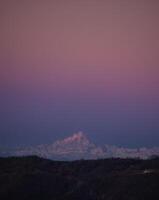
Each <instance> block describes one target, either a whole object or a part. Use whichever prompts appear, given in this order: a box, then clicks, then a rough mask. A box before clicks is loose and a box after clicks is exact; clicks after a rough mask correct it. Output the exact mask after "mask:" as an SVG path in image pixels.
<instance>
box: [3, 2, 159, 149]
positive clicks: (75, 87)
mask: <svg viewBox="0 0 159 200" xmlns="http://www.w3.org/2000/svg"><path fill="white" fill-rule="evenodd" d="M158 10H159V2H158V1H157V0H80V1H79V0H27V1H25V0H1V1H0V146H8V147H14V146H28V145H29V146H30V145H36V144H42V143H52V142H54V141H55V140H56V139H59V138H63V137H67V136H68V135H70V134H72V133H74V132H76V131H79V130H80V131H83V132H85V133H86V134H87V135H88V137H89V138H91V139H92V140H93V141H94V142H95V143H99V144H104V143H107V144H115V145H118V146H126V147H140V146H145V147H152V146H159V24H158V21H159V12H158Z"/></svg>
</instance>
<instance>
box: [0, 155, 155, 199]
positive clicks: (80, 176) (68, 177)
mask: <svg viewBox="0 0 159 200" xmlns="http://www.w3.org/2000/svg"><path fill="white" fill-rule="evenodd" d="M0 199H2V200H9V199H15V200H22V199H23V200H156V199H159V159H158V158H154V159H151V160H139V159H103V160H79V161H72V162H64V161H51V160H47V159H42V158H39V157H36V156H30V157H21V158H20V157H19V158H18V157H10V158H0Z"/></svg>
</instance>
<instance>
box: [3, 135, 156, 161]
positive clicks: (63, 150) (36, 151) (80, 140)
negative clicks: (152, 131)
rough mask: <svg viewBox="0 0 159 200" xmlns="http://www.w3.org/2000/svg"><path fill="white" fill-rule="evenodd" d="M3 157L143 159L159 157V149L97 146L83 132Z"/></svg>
mask: <svg viewBox="0 0 159 200" xmlns="http://www.w3.org/2000/svg"><path fill="white" fill-rule="evenodd" d="M1 155H3V156H6V155H11V156H25V155H38V156H41V157H44V158H49V159H56V160H75V159H98V158H109V157H116V158H117V157H120V158H143V159H147V158H149V157H151V156H153V155H157V156H159V148H157V147H156V148H151V149H148V148H134V149H130V148H123V147H116V146H111V145H104V146H97V145H95V144H94V143H93V142H91V141H90V140H89V139H88V138H87V137H86V135H85V134H84V133H83V132H77V133H74V134H73V135H72V136H69V137H66V138H64V139H62V140H58V141H56V142H54V143H52V144H49V145H47V144H46V145H38V146H35V147H29V148H19V149H16V150H12V151H1Z"/></svg>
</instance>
